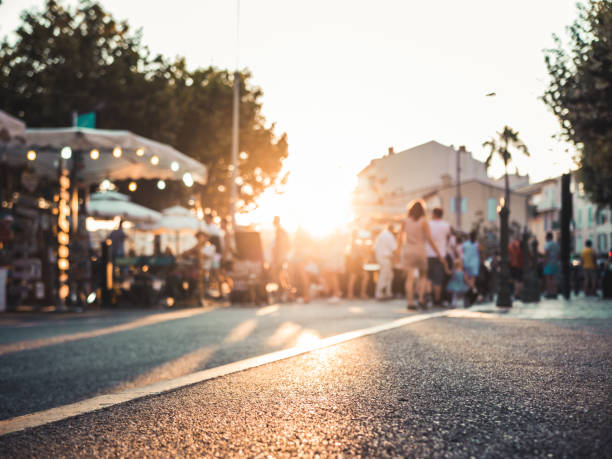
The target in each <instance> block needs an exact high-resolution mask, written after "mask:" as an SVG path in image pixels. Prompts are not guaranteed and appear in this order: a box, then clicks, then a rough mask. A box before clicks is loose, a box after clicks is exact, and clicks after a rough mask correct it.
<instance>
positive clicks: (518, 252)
mask: <svg viewBox="0 0 612 459" xmlns="http://www.w3.org/2000/svg"><path fill="white" fill-rule="evenodd" d="M508 262H509V264H510V278H511V279H512V284H513V285H514V297H515V298H516V299H520V298H521V293H522V292H523V268H524V266H525V260H524V257H523V248H522V247H521V236H520V234H518V233H516V234H515V235H514V238H513V239H512V242H511V243H510V245H509V246H508Z"/></svg>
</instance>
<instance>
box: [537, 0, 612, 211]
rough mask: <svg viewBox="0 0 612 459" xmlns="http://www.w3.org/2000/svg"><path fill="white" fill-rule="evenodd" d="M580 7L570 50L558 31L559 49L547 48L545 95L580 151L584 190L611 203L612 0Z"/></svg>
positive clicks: (597, 199)
mask: <svg viewBox="0 0 612 459" xmlns="http://www.w3.org/2000/svg"><path fill="white" fill-rule="evenodd" d="M578 8H579V18H578V19H577V20H576V21H575V22H574V24H573V25H571V26H570V27H569V44H568V49H564V47H563V44H562V42H561V40H560V39H559V37H556V36H555V37H554V38H555V42H556V48H554V49H551V50H547V51H546V56H545V60H546V65H547V68H548V73H549V74H550V77H551V79H550V83H549V85H548V88H547V89H546V92H545V93H544V96H543V99H544V102H545V103H546V104H547V105H548V106H549V107H550V108H551V109H552V111H553V112H554V114H555V115H556V116H557V118H558V119H559V123H560V126H561V135H562V137H563V138H565V139H566V140H569V141H570V142H572V143H573V144H574V145H575V146H576V147H577V150H578V151H579V153H580V157H579V158H578V164H579V166H580V168H581V170H580V172H581V173H580V174H579V176H580V177H582V180H583V182H584V189H585V191H586V192H587V193H588V195H589V197H590V198H591V199H592V200H593V201H594V202H596V203H598V204H600V205H612V1H611V0H599V1H596V0H590V1H589V2H588V3H586V4H582V5H579V6H578Z"/></svg>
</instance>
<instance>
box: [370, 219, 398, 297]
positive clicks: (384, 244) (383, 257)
mask: <svg viewBox="0 0 612 459" xmlns="http://www.w3.org/2000/svg"><path fill="white" fill-rule="evenodd" d="M392 229H393V225H388V226H387V227H386V228H385V229H384V230H382V231H381V232H380V234H379V235H378V236H377V237H376V240H375V241H374V247H373V249H374V255H375V256H376V262H377V263H378V265H379V266H380V271H379V272H378V282H377V283H376V295H375V296H376V299H377V300H384V299H386V298H391V297H392V296H393V294H392V292H391V282H392V281H393V254H394V252H395V250H396V249H397V241H396V240H395V236H394V235H393V233H392V232H391V231H392ZM383 292H384V294H383Z"/></svg>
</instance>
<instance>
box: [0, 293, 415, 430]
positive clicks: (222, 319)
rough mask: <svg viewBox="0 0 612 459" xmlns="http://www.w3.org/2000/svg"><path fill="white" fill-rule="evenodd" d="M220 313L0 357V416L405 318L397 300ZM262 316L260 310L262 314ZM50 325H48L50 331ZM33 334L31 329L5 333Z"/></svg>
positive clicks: (67, 328)
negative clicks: (390, 302) (312, 337)
mask: <svg viewBox="0 0 612 459" xmlns="http://www.w3.org/2000/svg"><path fill="white" fill-rule="evenodd" d="M397 303H398V304H397V305H395V306H394V305H393V304H385V305H384V306H383V305H380V304H376V303H375V302H369V303H368V302H354V303H349V302H343V303H340V304H335V305H332V304H327V303H313V304H310V305H308V307H304V306H303V305H302V306H291V305H283V306H282V307H279V308H278V309H270V311H273V312H271V313H270V314H267V315H259V314H261V312H262V309H258V308H227V309H218V310H214V311H210V312H207V313H205V314H201V315H196V316H192V317H189V318H184V319H177V320H171V321H167V322H162V323H156V324H152V325H147V326H144V327H139V328H134V329H132V330H129V331H123V332H120V333H113V334H110V335H104V336H98V337H95V338H89V339H83V340H78V341H70V342H65V343H59V344H54V345H51V346H45V347H40V348H37V349H30V350H25V351H20V352H15V353H10V354H5V355H0V419H7V418H11V417H14V416H19V415H23V414H27V413H32V412H36V411H40V410H44V409H48V408H52V407H56V406H60V405H64V404H68V403H72V402H76V401H79V400H83V399H86V398H89V397H93V396H95V395H99V394H104V393H110V392H114V391H116V390H119V389H121V388H125V387H135V386H142V385H146V384H150V383H153V382H156V381H160V380H163V379H170V378H176V377H179V376H183V375H185V374H189V373H192V372H195V371H198V370H203V369H206V368H213V367H216V366H219V365H223V364H226V363H231V362H235V361H238V360H242V359H246V358H249V357H255V356H257V355H260V354H264V353H268V352H273V351H278V350H281V349H286V348H289V347H292V346H295V345H296V344H297V343H299V340H300V338H301V337H302V336H303V335H304V334H307V335H308V334H310V335H312V336H315V337H327V336H331V335H335V334H338V333H342V332H345V331H350V330H356V329H360V328H366V327H369V326H372V325H378V324H381V323H386V322H389V321H392V320H394V319H397V318H400V317H405V316H406V311H405V309H404V308H403V307H402V303H401V302H397ZM264 312H265V311H264ZM144 316H146V314H130V315H128V314H119V315H118V316H117V317H115V316H111V317H102V318H99V319H96V318H84V320H82V321H78V320H76V319H75V320H70V321H59V323H58V322H57V321H54V322H53V323H42V324H41V325H40V327H42V328H43V329H44V330H45V333H50V332H51V330H54V334H55V335H57V334H61V333H62V332H64V333H71V332H74V331H75V330H78V331H84V330H85V329H88V330H89V329H91V328H92V327H94V325H96V323H97V324H98V328H100V327H105V326H109V325H115V324H124V323H126V322H129V320H126V319H128V318H130V317H132V318H133V319H134V320H138V319H142V318H143V317H144ZM53 327H55V328H53ZM17 332H19V333H20V334H19V335H18V336H20V337H21V339H32V337H36V338H38V337H40V334H41V333H40V331H38V327H25V328H20V329H18V330H16V331H15V330H13V334H15V333H17Z"/></svg>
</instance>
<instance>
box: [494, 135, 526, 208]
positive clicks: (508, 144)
mask: <svg viewBox="0 0 612 459" xmlns="http://www.w3.org/2000/svg"><path fill="white" fill-rule="evenodd" d="M518 134H519V133H518V131H513V130H512V128H510V127H508V126H504V130H503V131H502V132H498V133H497V138H495V137H492V138H491V139H490V140H487V141H486V142H484V143H483V144H482V146H483V147H487V148H489V156H487V159H485V166H486V168H487V169H489V167H490V166H491V161H492V160H493V158H494V157H495V156H497V157H499V158H500V159H501V160H502V161H503V163H504V170H505V174H504V177H505V184H506V196H505V198H506V199H505V200H506V203H505V205H506V206H508V204H509V201H510V183H509V179H508V164H510V162H512V152H511V151H510V149H512V150H516V151H520V152H522V153H523V154H524V155H525V156H529V150H527V146H526V145H525V144H524V143H523V141H522V140H521V139H520V138H519V136H518Z"/></svg>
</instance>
